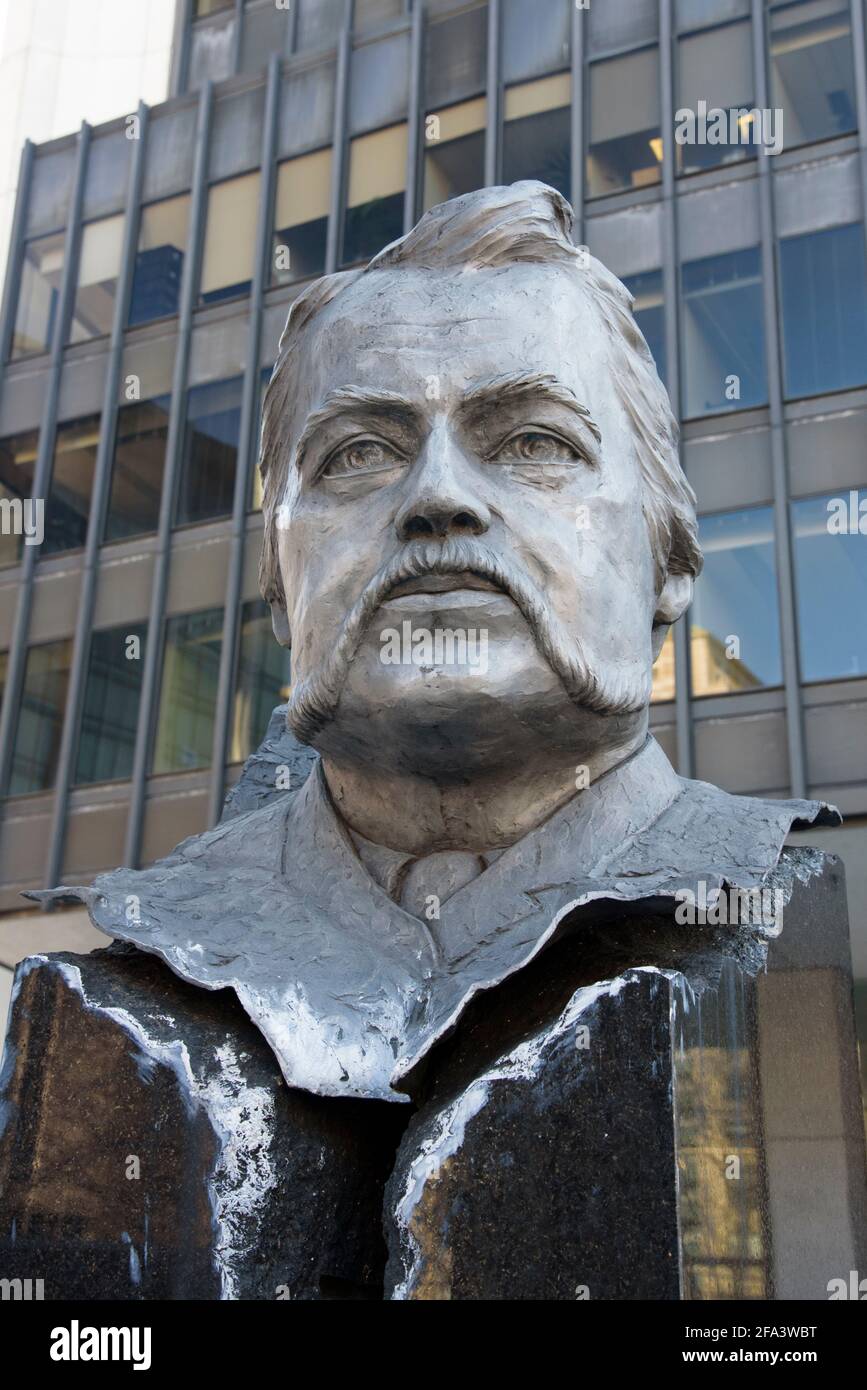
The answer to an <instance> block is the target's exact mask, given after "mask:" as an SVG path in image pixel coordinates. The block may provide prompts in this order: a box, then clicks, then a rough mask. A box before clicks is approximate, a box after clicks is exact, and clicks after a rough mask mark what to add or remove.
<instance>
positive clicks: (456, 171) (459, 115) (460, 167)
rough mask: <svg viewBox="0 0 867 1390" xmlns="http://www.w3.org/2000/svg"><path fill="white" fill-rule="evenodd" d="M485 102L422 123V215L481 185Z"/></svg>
mask: <svg viewBox="0 0 867 1390" xmlns="http://www.w3.org/2000/svg"><path fill="white" fill-rule="evenodd" d="M486 120H487V102H486V101H485V98H484V97H479V98H478V99H477V100H476V101H463V102H461V104H460V105H459V106H447V107H446V109H445V111H435V112H431V113H430V114H429V115H428V116H427V118H426V120H425V132H424V133H425V141H424V146H425V148H424V211H425V212H426V211H427V209H428V208H432V207H435V206H436V204H437V203H444V202H446V201H447V200H448V199H449V198H456V197H458V195H459V194H461V193H472V191H473V189H475V188H481V187H482V186H483V185H484V182H485V124H486Z"/></svg>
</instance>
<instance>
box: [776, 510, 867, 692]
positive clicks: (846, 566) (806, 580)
mask: <svg viewBox="0 0 867 1390" xmlns="http://www.w3.org/2000/svg"><path fill="white" fill-rule="evenodd" d="M862 508H863V513H862V510H861V509H862ZM792 531H793V541H794V561H795V596H796V599H797V608H798V635H799V654H800V659H801V677H802V679H803V680H805V681H825V680H834V679H835V678H838V677H844V676H867V621H865V614H867V493H864V492H863V491H862V492H860V493H859V492H858V491H857V490H854V489H853V490H849V491H846V492H842V493H837V494H835V495H834V496H832V497H807V498H804V499H803V500H802V501H800V502H794V503H793V504H792Z"/></svg>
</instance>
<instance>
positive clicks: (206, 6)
mask: <svg viewBox="0 0 867 1390" xmlns="http://www.w3.org/2000/svg"><path fill="white" fill-rule="evenodd" d="M234 5H235V0H193V18H194V19H200V18H201V17H202V15H206V14H216V12H217V10H231V9H233V8H234Z"/></svg>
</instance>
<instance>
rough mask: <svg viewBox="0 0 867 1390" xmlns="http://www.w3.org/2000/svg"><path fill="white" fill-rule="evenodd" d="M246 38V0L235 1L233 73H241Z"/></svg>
mask: <svg viewBox="0 0 867 1390" xmlns="http://www.w3.org/2000/svg"><path fill="white" fill-rule="evenodd" d="M243 38H244V0H235V33H234V36H233V38H232V72H233V73H238V72H240V71H241V44H242V43H243Z"/></svg>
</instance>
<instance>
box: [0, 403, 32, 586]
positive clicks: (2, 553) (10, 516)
mask: <svg viewBox="0 0 867 1390" xmlns="http://www.w3.org/2000/svg"><path fill="white" fill-rule="evenodd" d="M38 450H39V431H38V430H26V431H25V432H24V433H23V434H15V435H10V437H9V438H8V439H0V565H17V563H18V561H19V559H20V558H21V549H22V545H23V535H24V525H25V523H26V524H27V527H28V531H29V533H30V534H31V535H33V536H35V538H36V539H38V534H37V532H36V526H37V522H38V518H37V516H36V513H35V512H34V511H33V506H32V504H33V501H34V498H33V474H34V472H35V471H36V456H37V453H38ZM28 503H30V504H31V505H30V506H29V507H28V505H27V504H28Z"/></svg>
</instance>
